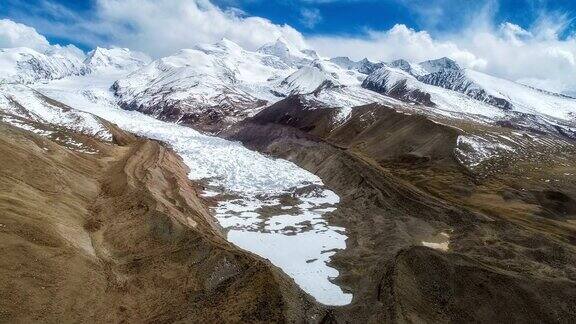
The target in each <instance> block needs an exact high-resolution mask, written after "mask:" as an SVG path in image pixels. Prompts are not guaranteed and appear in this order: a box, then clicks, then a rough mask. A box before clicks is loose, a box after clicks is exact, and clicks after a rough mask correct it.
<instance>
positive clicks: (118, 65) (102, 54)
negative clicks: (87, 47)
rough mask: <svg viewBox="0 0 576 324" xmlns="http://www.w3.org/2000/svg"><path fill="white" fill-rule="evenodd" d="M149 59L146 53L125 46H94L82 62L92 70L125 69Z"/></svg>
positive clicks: (134, 67) (135, 66) (138, 65)
mask: <svg viewBox="0 0 576 324" xmlns="http://www.w3.org/2000/svg"><path fill="white" fill-rule="evenodd" d="M150 61H151V59H150V58H149V57H148V56H147V55H145V54H143V53H139V52H133V51H130V50H129V49H127V48H109V49H108V48H102V47H96V48H95V49H94V50H92V51H90V52H89V53H88V57H87V58H86V60H84V64H86V66H87V67H88V68H89V69H91V70H92V71H94V70H99V69H103V68H113V69H118V70H124V71H127V70H135V69H137V68H140V67H142V66H144V65H146V64H148V63H150Z"/></svg>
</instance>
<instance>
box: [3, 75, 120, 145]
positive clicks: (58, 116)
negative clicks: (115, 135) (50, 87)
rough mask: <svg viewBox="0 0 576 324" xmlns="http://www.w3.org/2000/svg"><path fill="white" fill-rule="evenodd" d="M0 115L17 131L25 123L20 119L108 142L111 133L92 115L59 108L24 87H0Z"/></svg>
mask: <svg viewBox="0 0 576 324" xmlns="http://www.w3.org/2000/svg"><path fill="white" fill-rule="evenodd" d="M0 116H2V119H3V120H4V121H7V122H9V123H11V124H14V125H16V126H19V127H21V128H23V127H22V125H25V124H23V123H22V122H20V121H19V120H20V119H22V120H26V121H33V122H36V123H39V124H43V125H51V126H54V127H63V128H66V129H67V130H71V131H74V132H77V133H82V134H87V135H90V136H93V137H97V138H100V139H102V140H105V141H111V140H112V134H111V133H110V132H109V131H108V129H107V128H106V127H105V126H104V125H103V124H102V122H101V121H100V120H99V119H98V118H96V117H95V116H93V115H91V114H89V113H86V112H82V111H77V110H73V109H70V108H69V107H66V106H64V105H61V104H60V103H58V102H55V101H54V100H51V99H50V98H48V97H46V96H44V95H42V94H41V93H39V92H38V91H36V90H33V89H32V88H30V87H28V86H26V85H21V84H3V85H0Z"/></svg>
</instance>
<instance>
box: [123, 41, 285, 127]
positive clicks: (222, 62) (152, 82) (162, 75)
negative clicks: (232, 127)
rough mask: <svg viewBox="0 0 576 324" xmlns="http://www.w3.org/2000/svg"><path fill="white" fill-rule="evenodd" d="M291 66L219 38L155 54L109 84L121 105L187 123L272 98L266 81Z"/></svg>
mask: <svg viewBox="0 0 576 324" xmlns="http://www.w3.org/2000/svg"><path fill="white" fill-rule="evenodd" d="M294 71H295V70H294V69H293V68H291V67H290V66H289V65H288V64H286V63H285V62H284V61H282V60H280V59H279V58H278V57H275V56H270V55H267V54H261V53H257V52H249V51H245V50H244V49H242V48H240V47H239V46H238V45H237V44H235V43H233V42H231V41H228V40H223V41H221V42H219V43H217V44H214V45H201V46H198V47H196V48H194V49H186V50H181V51H179V52H178V53H176V54H174V55H172V56H169V57H165V58H161V59H159V60H156V61H154V62H152V63H151V64H149V65H147V66H145V67H143V68H142V69H139V70H138V71H136V72H134V73H133V74H131V75H129V76H128V77H126V78H123V79H120V80H118V81H117V82H115V83H114V90H115V94H116V95H117V96H118V98H119V100H120V103H121V104H122V106H123V107H125V108H127V109H135V110H139V111H142V112H145V113H148V114H152V115H154V116H157V117H160V118H161V119H166V120H172V121H192V122H195V121H196V120H198V119H201V118H202V116H203V115H204V116H205V115H207V114H210V115H211V116H212V117H211V120H212V121H214V122H221V121H223V120H224V119H225V118H228V117H230V118H236V117H242V116H246V114H247V113H249V112H250V111H251V110H252V109H255V108H258V107H261V106H263V105H264V104H266V103H267V102H268V101H269V100H274V98H275V95H274V94H273V93H272V92H270V90H271V87H270V84H271V83H272V82H271V81H272V80H278V81H279V80H282V79H283V78H285V77H286V76H288V75H289V74H290V73H292V72H294Z"/></svg>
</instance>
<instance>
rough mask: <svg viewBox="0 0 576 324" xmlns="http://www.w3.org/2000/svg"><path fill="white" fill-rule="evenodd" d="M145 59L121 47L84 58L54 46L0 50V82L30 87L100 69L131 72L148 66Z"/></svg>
mask: <svg viewBox="0 0 576 324" xmlns="http://www.w3.org/2000/svg"><path fill="white" fill-rule="evenodd" d="M149 62H150V59H149V58H148V56H146V55H144V54H142V53H138V52H132V51H130V50H128V49H122V48H111V49H106V48H100V47H98V48H96V49H94V50H93V51H91V52H90V53H88V56H87V57H86V56H85V55H84V53H82V51H80V50H79V49H77V48H75V47H59V46H53V47H51V48H49V49H48V50H46V51H44V52H39V51H37V50H34V49H30V48H25V47H17V48H5V49H0V82H1V83H22V84H32V83H35V82H45V81H49V80H58V79H62V78H65V77H68V76H74V75H85V74H88V73H93V72H97V71H100V70H103V69H107V70H109V71H114V70H115V71H124V72H126V71H133V70H135V69H137V68H140V67H142V66H144V65H145V64H147V63H149Z"/></svg>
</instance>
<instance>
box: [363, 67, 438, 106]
mask: <svg viewBox="0 0 576 324" xmlns="http://www.w3.org/2000/svg"><path fill="white" fill-rule="evenodd" d="M362 87H363V88H365V89H369V90H372V91H375V92H378V93H381V94H384V95H387V96H390V97H393V98H396V99H399V100H402V101H405V102H411V103H419V104H423V105H426V106H433V105H434V103H433V102H432V100H431V98H430V94H429V93H428V92H426V91H425V90H424V89H423V88H422V86H421V84H420V82H419V81H418V80H416V78H414V76H412V75H410V74H409V73H407V72H405V71H403V70H400V69H395V68H391V67H388V66H384V67H381V68H380V69H378V70H376V71H374V72H373V73H371V74H370V75H369V76H368V77H367V78H366V79H365V80H364V82H363V83H362Z"/></svg>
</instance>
